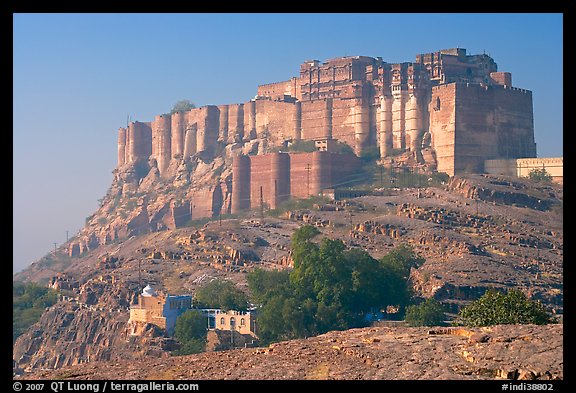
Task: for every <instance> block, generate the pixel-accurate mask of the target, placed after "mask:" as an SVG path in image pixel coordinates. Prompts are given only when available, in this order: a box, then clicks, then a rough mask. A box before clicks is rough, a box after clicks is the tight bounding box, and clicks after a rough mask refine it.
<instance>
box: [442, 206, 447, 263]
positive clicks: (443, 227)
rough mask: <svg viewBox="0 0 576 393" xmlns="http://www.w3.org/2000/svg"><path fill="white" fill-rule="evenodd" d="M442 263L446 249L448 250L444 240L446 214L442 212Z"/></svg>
mask: <svg viewBox="0 0 576 393" xmlns="http://www.w3.org/2000/svg"><path fill="white" fill-rule="evenodd" d="M442 242H443V243H444V244H443V246H442V263H446V251H447V250H446V248H448V241H447V239H446V213H445V212H442Z"/></svg>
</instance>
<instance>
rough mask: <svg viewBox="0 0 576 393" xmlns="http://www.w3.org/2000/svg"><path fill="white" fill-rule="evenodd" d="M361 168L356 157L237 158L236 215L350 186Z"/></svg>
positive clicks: (283, 155) (281, 155)
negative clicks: (294, 198) (328, 189)
mask: <svg viewBox="0 0 576 393" xmlns="http://www.w3.org/2000/svg"><path fill="white" fill-rule="evenodd" d="M359 168H360V160H359V159H358V158H356V157H355V156H354V155H352V154H338V153H330V152H326V151H315V152H312V153H273V154H265V155H257V156H243V155H239V156H236V157H234V161H233V164H232V182H233V183H232V214H237V213H239V212H241V211H242V210H246V209H254V208H261V207H262V208H264V207H269V208H271V209H276V208H277V207H278V206H279V204H280V203H282V202H284V201H286V200H288V199H290V198H292V197H296V198H308V197H309V196H312V195H319V194H320V193H321V192H322V190H323V189H326V188H332V187H335V186H338V185H341V186H345V185H349V184H350V183H351V182H352V181H353V180H354V175H355V174H356V173H357V171H358V169H359Z"/></svg>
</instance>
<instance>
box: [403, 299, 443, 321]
mask: <svg viewBox="0 0 576 393" xmlns="http://www.w3.org/2000/svg"><path fill="white" fill-rule="evenodd" d="M444 319H445V314H444V307H443V306H442V304H440V303H439V302H438V301H437V300H436V299H433V298H430V299H427V300H426V301H425V302H422V303H420V304H413V305H409V306H408V307H406V316H405V320H406V322H407V323H408V325H410V326H442V325H444Z"/></svg>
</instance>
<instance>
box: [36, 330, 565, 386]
mask: <svg viewBox="0 0 576 393" xmlns="http://www.w3.org/2000/svg"><path fill="white" fill-rule="evenodd" d="M563 365H564V362H563V326H562V325H546V326H535V325H502V326H494V327H490V328H474V329H462V328H404V327H394V328H391V327H373V328H364V329H353V330H347V331H333V332H329V333H326V334H323V335H320V336H317V337H311V338H308V339H301V340H292V341H285V342H280V343H276V344H271V345H270V346H269V347H266V348H244V349H236V350H231V351H223V352H213V353H203V354H198V355H190V356H182V357H170V358H165V359H164V358H162V359H158V358H157V359H153V358H150V357H149V358H148V359H147V361H146V362H145V363H135V362H130V361H112V362H95V363H88V364H81V365H78V366H74V367H66V368H63V369H60V370H55V371H38V372H35V373H33V374H30V375H26V377H25V378H26V379H104V380H105V379H133V380H138V379H192V380H199V379H299V380H304V379H324V380H326V379H340V380H360V379H361V380H370V379H378V380H383V379H400V380H414V379H425V380H454V379H464V380H478V379H509V380H555V379H563V378H564V373H563Z"/></svg>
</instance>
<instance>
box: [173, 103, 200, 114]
mask: <svg viewBox="0 0 576 393" xmlns="http://www.w3.org/2000/svg"><path fill="white" fill-rule="evenodd" d="M194 108H196V105H194V104H193V103H192V102H190V101H189V100H180V101H178V102H177V103H175V104H174V106H173V107H172V110H171V111H170V114H171V115H173V114H174V113H176V112H186V111H189V110H190V109H194Z"/></svg>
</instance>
